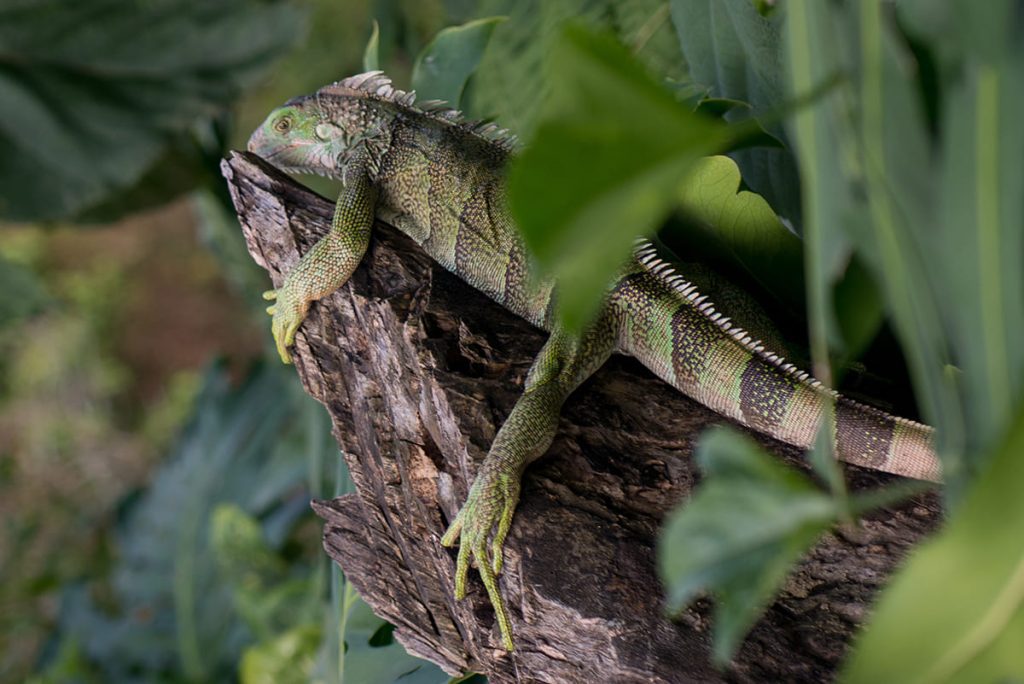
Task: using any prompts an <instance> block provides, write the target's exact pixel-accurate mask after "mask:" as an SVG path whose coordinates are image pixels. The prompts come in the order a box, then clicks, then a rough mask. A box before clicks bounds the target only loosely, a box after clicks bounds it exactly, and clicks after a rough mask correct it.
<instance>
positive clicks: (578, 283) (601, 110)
mask: <svg viewBox="0 0 1024 684" xmlns="http://www.w3.org/2000/svg"><path fill="white" fill-rule="evenodd" d="M548 64H549V69H550V72H551V85H552V93H551V98H550V100H549V102H548V104H547V107H546V113H545V115H544V117H543V118H542V121H541V123H540V124H539V126H538V128H537V132H536V136H535V137H534V140H533V143H532V144H531V146H530V147H528V148H527V150H526V151H525V152H524V153H523V154H522V156H521V157H519V158H518V160H516V162H515V163H514V164H513V166H512V169H511V171H510V177H509V200H510V205H511V209H512V212H513V214H514V216H515V218H516V220H517V221H518V223H519V227H520V228H521V230H522V232H523V235H524V237H525V239H526V242H527V244H528V245H529V247H530V249H531V250H532V251H533V253H534V254H535V256H536V257H537V259H538V261H539V262H540V264H541V265H542V266H543V267H545V268H546V269H548V270H551V271H553V272H554V273H555V275H556V276H557V278H558V282H559V287H560V290H559V300H560V306H561V313H562V317H563V321H564V322H565V324H566V325H568V326H569V327H570V328H579V327H581V326H582V325H583V324H584V323H585V322H586V321H588V320H589V318H590V317H591V315H592V314H593V312H594V311H595V309H596V307H597V305H598V303H599V302H600V299H601V296H602V295H603V293H604V290H605V288H606V287H607V284H608V283H609V282H610V281H611V280H612V278H613V276H614V274H615V272H616V270H617V269H618V268H619V266H620V265H621V264H622V262H623V261H624V260H625V258H626V256H627V255H628V254H629V251H630V247H631V245H632V244H633V240H634V239H635V237H636V236H637V235H643V234H649V233H651V232H652V231H653V230H654V229H655V228H656V226H657V225H658V224H659V223H660V222H661V221H662V220H663V219H664V218H665V216H666V215H667V214H668V212H669V210H670V209H671V207H672V205H673V204H674V203H675V202H676V190H677V188H678V186H679V182H680V181H681V180H682V178H684V177H685V175H686V174H687V173H688V172H689V171H690V170H691V169H692V168H693V166H694V164H695V163H696V162H697V161H698V160H699V159H700V158H701V157H703V156H705V155H707V154H709V153H711V152H714V151H716V150H717V149H718V148H719V147H721V146H722V145H724V144H726V142H727V141H728V139H729V136H728V133H727V132H726V129H725V127H724V126H723V125H722V124H721V123H719V122H717V121H714V120H712V119H707V118H705V117H702V116H699V115H697V114H694V113H693V112H690V111H689V110H687V109H686V108H685V107H683V106H681V105H680V104H679V103H677V102H676V101H675V100H674V99H673V97H672V96H671V95H670V94H669V93H668V92H667V91H665V90H664V89H663V88H662V87H661V86H660V85H659V84H658V83H657V82H656V81H655V80H654V79H653V78H651V76H649V75H648V74H647V73H646V72H645V71H644V69H643V67H642V66H641V65H640V64H639V63H638V62H637V61H636V60H635V59H633V58H632V57H631V56H630V54H629V52H628V51H627V50H626V49H625V48H624V47H623V46H621V45H620V44H619V43H618V42H616V41H615V40H614V39H613V38H611V37H609V36H606V35H602V34H597V33H593V32H591V31H589V30H588V29H585V28H583V27H582V26H573V25H570V26H567V27H566V29H565V30H564V32H563V33H562V36H561V40H559V41H558V42H557V44H556V46H555V49H554V51H553V52H552V55H551V58H550V60H549V62H548Z"/></svg>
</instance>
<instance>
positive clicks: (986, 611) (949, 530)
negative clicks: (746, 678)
mask: <svg viewBox="0 0 1024 684" xmlns="http://www.w3.org/2000/svg"><path fill="white" fill-rule="evenodd" d="M1022 455H1024V411H1022V412H1019V413H1018V415H1017V419H1016V425H1015V426H1014V428H1013V430H1012V431H1011V434H1010V437H1009V438H1008V439H1007V440H1006V442H1005V443H1004V444H1003V446H1002V448H1001V449H999V450H998V452H997V454H996V456H995V457H994V458H993V460H992V461H991V462H990V463H989V466H988V470H986V471H985V472H984V474H982V476H981V477H980V478H979V479H978V480H976V481H975V483H974V485H973V486H972V487H971V489H970V490H968V492H967V494H966V495H965V497H964V499H963V500H962V501H961V503H960V504H959V506H958V508H957V515H956V516H955V517H953V518H952V519H951V520H950V522H949V525H948V526H947V527H946V529H945V530H944V531H942V532H941V533H940V534H939V535H938V536H937V537H936V538H935V539H932V540H931V541H929V542H927V543H925V544H924V545H923V546H921V547H920V548H919V549H918V550H917V551H915V553H914V555H913V557H912V558H911V559H910V560H909V562H908V563H907V565H906V566H905V567H904V569H903V570H902V571H901V572H900V574H899V575H897V576H896V578H895V579H894V580H893V582H892V584H890V585H889V587H888V588H887V589H886V590H885V592H884V593H883V594H882V597H881V600H880V601H879V604H878V608H877V609H876V611H875V614H874V616H873V619H872V620H871V623H870V625H869V627H868V629H866V630H865V631H864V633H863V634H862V636H861V639H860V641H859V642H858V643H857V645H856V647H855V648H854V651H853V655H852V657H851V658H850V660H849V662H848V663H847V669H846V672H845V677H844V680H845V681H847V682H851V683H852V684H858V683H860V682H880V681H891V682H904V683H906V684H915V683H918V682H919V683H921V684H923V683H924V682H929V683H936V684H938V683H947V682H949V683H952V682H963V683H964V684H969V683H971V682H1011V681H1020V680H1021V679H1022V678H1024V649H1022V648H1021V644H1024V536H1022V535H1021V530H1022V529H1024V497H1022V496H1021V495H1020V491H1021V485H1022V483H1024V458H1021V456H1022Z"/></svg>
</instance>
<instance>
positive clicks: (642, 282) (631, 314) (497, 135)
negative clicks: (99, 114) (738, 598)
mask: <svg viewBox="0 0 1024 684" xmlns="http://www.w3.org/2000/svg"><path fill="white" fill-rule="evenodd" d="M513 146H514V141H513V138H512V137H511V136H509V135H508V134H507V133H505V132H504V131H501V130H500V129H498V128H497V127H495V126H493V125H489V124H488V125H479V124H472V123H466V122H464V121H462V119H461V117H460V115H459V114H458V112H455V111H453V110H450V109H447V108H445V107H444V106H443V104H442V103H437V102H426V103H420V104H419V105H416V104H414V95H413V94H412V93H404V92H402V91H400V90H396V89H394V88H392V86H391V83H390V81H389V80H388V79H387V77H385V76H384V75H382V74H381V73H380V72H369V73H365V74H359V75H357V76H353V77H351V78H347V79H345V80H343V81H340V82H338V83H336V84H333V85H330V86H327V87H325V88H322V89H321V90H319V91H318V92H316V93H315V94H313V95H310V96H307V97H300V98H297V99H294V100H291V101H290V102H288V103H286V104H285V105H284V106H283V107H281V108H279V109H277V110H275V111H274V112H272V113H271V114H270V116H269V117H268V118H267V120H266V121H265V122H264V123H263V125H262V126H260V128H258V129H257V130H256V131H255V132H254V133H253V135H252V137H251V138H250V140H249V150H250V151H252V152H255V153H256V154H258V155H260V156H262V157H263V158H265V159H266V160H267V161H269V162H271V163H272V164H274V165H275V166H277V167H279V168H281V169H282V170H285V171H292V172H302V173H317V174H321V175H326V176H330V177H334V178H338V179H341V180H342V181H343V189H342V192H341V194H340V196H339V198H338V202H337V206H336V209H335V215H334V220H333V224H332V227H331V230H330V232H329V233H328V234H327V235H326V236H325V237H324V238H323V239H321V240H320V242H318V243H317V244H316V245H315V246H314V247H313V248H312V249H311V250H310V251H309V252H308V253H307V254H306V255H305V256H304V257H303V258H302V260H301V262H300V263H299V265H298V266H297V267H296V268H295V269H294V270H293V271H292V272H291V273H290V274H289V275H288V277H287V278H286V280H285V282H284V284H283V285H282V287H280V288H279V289H277V290H274V291H271V292H268V293H266V294H265V295H264V296H265V297H266V298H267V299H276V302H275V304H274V305H273V306H271V307H269V308H268V309H267V311H268V312H269V313H271V314H273V331H274V338H275V340H276V342H277V347H278V351H279V352H280V354H281V357H282V359H283V360H284V361H286V362H287V361H289V360H290V357H289V353H288V347H290V346H291V345H292V343H293V342H294V339H295V333H296V331H297V329H298V328H299V326H300V325H301V323H302V321H303V319H304V317H305V315H306V312H307V311H308V309H309V305H310V303H311V302H313V301H315V300H317V299H320V298H321V297H324V296H326V295H327V294H330V293H331V292H333V291H334V290H336V289H337V288H338V287H340V286H341V285H342V284H344V283H345V281H346V280H348V278H349V276H351V274H352V272H353V271H354V270H355V268H356V266H357V265H358V264H359V261H360V260H361V258H362V256H363V254H364V252H365V251H366V248H367V245H368V242H369V237H370V230H371V227H372V225H373V221H374V219H381V220H383V221H386V222H388V223H390V224H392V225H394V226H396V227H397V228H399V229H400V230H402V231H403V232H405V233H406V234H408V235H409V236H410V237H411V238H412V239H413V240H415V241H416V242H417V243H419V244H420V245H421V246H422V247H423V249H424V250H425V251H426V252H427V253H428V254H430V256H431V257H432V258H434V259H435V260H437V261H438V262H439V263H440V264H442V265H443V266H444V267H445V268H447V269H448V270H450V271H452V272H453V273H455V274H456V275H458V276H460V277H461V278H462V279H463V280H465V281H466V282H467V283H469V284H470V285H472V286H473V287H475V288H477V289H478V290H481V291H482V292H484V293H485V294H487V295H488V296H490V297H491V298H492V299H494V300H495V301H497V302H498V303H500V304H502V305H503V306H505V307H506V308H508V309H509V310H511V311H513V312H515V313H516V314H519V315H520V316H522V317H523V318H525V319H527V320H528V321H530V322H531V323H534V324H535V325H538V326H540V327H542V328H544V329H546V330H548V331H550V333H551V335H550V337H549V338H548V341H547V342H546V344H545V345H544V347H543V348H542V349H541V351H540V353H539V354H538V356H537V358H536V360H535V361H534V364H533V366H532V368H531V369H530V372H529V375H528V376H527V379H526V383H525V389H524V392H523V395H522V397H520V399H519V401H518V402H517V403H516V405H515V407H514V408H513V409H512V412H511V414H510V415H509V417H508V419H507V420H506V421H505V423H504V424H503V425H502V427H501V429H500V430H499V431H498V434H497V436H496V438H495V440H494V443H493V444H492V445H491V449H490V451H489V453H488V455H487V457H486V459H485V460H484V462H483V464H482V465H481V466H480V469H479V472H478V474H477V477H476V480H475V481H474V483H473V485H472V487H471V489H470V492H469V496H468V499H467V501H466V504H465V505H464V506H463V508H462V510H461V511H460V512H459V514H458V516H457V517H456V518H455V520H454V521H453V522H452V524H451V526H450V527H449V529H448V531H447V533H446V534H445V535H444V537H443V539H442V543H443V544H445V545H446V546H451V545H454V544H455V543H456V542H458V543H459V545H460V548H459V555H458V562H457V566H456V568H457V569H456V596H457V598H462V597H463V596H464V595H465V590H466V576H467V573H468V570H469V565H470V561H471V560H476V563H477V567H478V569H479V572H480V575H481V577H482V579H483V582H484V586H485V587H486V589H487V592H488V595H489V596H490V599H491V602H492V603H493V604H494V607H495V611H496V615H497V618H498V623H499V627H500V630H501V636H502V642H503V644H504V646H505V647H506V648H507V649H509V650H511V649H512V636H511V635H512V630H511V625H510V623H509V620H508V616H507V612H506V610H505V607H504V604H503V602H502V598H501V594H500V593H499V591H498V585H497V581H496V576H497V575H498V574H499V573H500V572H501V562H502V553H501V549H502V545H503V543H504V540H505V537H506V535H507V534H508V531H509V528H510V526H511V523H512V515H513V512H514V510H515V506H516V502H517V500H518V497H519V482H520V478H521V476H522V473H523V470H524V469H525V468H526V466H527V465H528V464H529V463H531V462H532V461H534V460H535V459H537V458H538V457H540V456H541V455H542V454H543V453H544V452H545V451H546V450H547V449H548V446H549V445H550V444H551V441H552V439H553V437H554V435H555V431H556V428H557V425H558V418H559V412H560V410H561V406H562V404H563V403H564V402H565V400H566V398H567V397H568V396H569V394H571V393H572V391H573V390H575V389H576V388H577V387H578V386H579V385H580V384H581V383H582V382H583V381H584V380H585V379H586V378H587V377H589V376H590V375H591V374H592V373H594V371H596V370H597V369H598V368H599V367H600V366H601V365H602V364H603V363H604V362H605V360H606V359H607V358H608V357H609V356H610V355H611V354H612V353H613V352H620V353H625V354H630V355H632V356H635V357H636V358H637V359H639V360H640V361H641V362H642V363H643V364H644V365H645V366H647V367H648V368H649V369H651V370H652V371H653V372H654V373H656V374H657V375H658V376H659V377H661V378H663V379H664V380H665V381H666V382H668V383H670V384H671V385H673V386H674V387H676V388H677V389H679V390H680V391H682V392H684V393H685V394H687V395H688V396H690V397H692V398H694V399H696V400H697V401H699V402H701V403H702V404H704V405H706V406H708V407H710V408H711V409H713V410H715V411H717V412H718V413H721V414H722V415H724V416H727V417H728V418H730V419H731V420H734V421H735V422H737V423H740V424H741V425H745V426H747V427H749V428H751V429H754V430H757V431H759V432H762V433H765V434H767V435H770V436H771V437H774V438H775V439H778V440H781V441H783V442H787V443H789V444H793V445H796V446H799V447H804V448H809V447H810V446H811V445H812V444H813V442H814V440H815V438H816V435H817V433H818V429H819V427H820V426H821V425H822V424H823V421H824V420H825V418H826V416H827V415H828V414H829V412H833V411H834V417H835V421H834V425H835V435H834V446H835V453H836V454H837V455H838V457H839V458H840V459H841V460H843V461H846V462H848V463H854V464H857V465H860V466H864V467H868V468H874V469H877V470H883V471H886V472H890V473H896V474H898V475H904V476H907V477H913V478H919V479H926V480H937V479H938V478H939V466H938V461H937V459H936V457H935V454H934V451H933V449H932V447H931V433H932V430H931V428H929V427H927V426H924V425H921V424H919V423H915V422H912V421H909V420H904V419H901V418H896V417H893V416H890V415H888V414H886V413H883V412H882V411H879V410H876V409H873V408H870V407H867V406H864V405H861V404H857V403H855V402H853V401H850V400H848V399H845V398H844V397H842V396H840V395H838V394H836V393H835V392H833V391H832V390H830V389H828V388H826V387H824V386H822V385H821V384H819V383H818V382H816V381H815V380H813V379H812V378H810V377H809V376H808V375H807V374H806V373H803V372H802V371H800V370H798V369H797V368H795V367H794V366H792V365H790V364H788V363H785V362H784V361H783V360H782V359H781V358H780V357H779V356H778V355H777V354H775V353H773V352H771V351H769V350H767V349H765V348H764V347H763V345H761V344H760V343H759V342H757V341H755V340H754V339H752V338H751V336H750V335H748V334H747V333H746V332H744V331H743V330H741V329H739V328H738V327H736V326H735V325H733V324H731V323H730V322H729V320H728V319H726V318H724V317H723V316H721V315H719V314H718V313H716V311H715V310H714V308H713V307H712V305H711V303H710V302H709V301H707V300H706V299H705V298H704V297H703V296H702V295H701V294H700V293H698V292H697V291H696V288H695V287H694V286H693V285H691V284H690V283H688V282H686V281H685V280H684V279H683V278H682V277H681V276H678V275H674V274H673V273H672V271H671V269H670V268H669V266H668V265H667V264H666V263H664V262H663V261H661V260H660V259H659V258H658V257H657V255H656V253H655V250H654V247H653V246H651V245H650V244H648V243H645V242H640V243H639V244H638V247H637V249H636V251H635V253H634V255H633V257H632V258H631V259H630V260H629V261H628V263H627V264H626V265H625V266H624V267H623V269H622V271H621V272H620V275H619V276H618V277H617V279H616V280H615V281H614V282H613V283H610V285H609V289H608V294H607V296H606V299H605V302H604V304H603V306H602V308H601V310H600V314H599V315H598V316H597V318H596V319H595V321H594V322H593V323H592V324H591V325H590V326H589V327H588V328H587V329H586V330H585V331H584V332H582V333H578V334H574V333H570V332H568V331H566V330H563V329H562V328H561V327H560V326H559V325H558V322H557V318H556V316H555V315H554V306H553V293H554V287H553V283H552V282H551V281H550V280H545V279H542V278H533V277H531V272H530V268H529V264H528V257H527V253H526V250H525V247H524V244H523V241H522V239H521V237H520V236H519V234H518V232H517V231H516V228H515V226H514V224H513V222H512V219H511V217H510V215H509V212H508V209H507V207H506V203H505V185H504V174H505V167H506V163H507V161H508V158H509V156H510V153H511V151H512V149H513Z"/></svg>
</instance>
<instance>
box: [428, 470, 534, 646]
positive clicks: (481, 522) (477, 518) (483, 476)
mask: <svg viewBox="0 0 1024 684" xmlns="http://www.w3.org/2000/svg"><path fill="white" fill-rule="evenodd" d="M518 501H519V479H518V478H517V477H515V476H508V475H505V474H503V473H495V472H487V471H484V472H481V473H480V475H479V476H478V477H477V479H476V481H475V482H474V483H473V486H472V488H471V489H470V492H469V497H468V498H467V499H466V503H465V505H464V506H463V507H462V510H460V511H459V513H458V515H457V516H456V517H455V519H454V520H453V521H452V523H451V525H449V527H448V530H447V531H446V532H445V534H444V536H443V537H442V538H441V544H442V545H444V546H454V545H455V543H456V541H457V542H458V544H459V554H458V557H457V560H456V563H455V598H456V599H458V600H461V599H463V598H465V596H466V582H467V577H468V574H469V566H470V564H475V566H476V568H477V571H478V572H479V573H480V579H481V580H483V583H484V587H485V588H486V589H487V596H488V598H490V600H491V605H492V606H494V613H495V616H496V617H497V620H498V628H499V630H500V631H501V641H502V645H503V646H504V647H505V649H506V650H508V651H511V650H512V648H513V643H512V625H511V621H510V620H509V617H508V612H507V611H506V610H505V604H504V601H503V600H502V598H501V593H500V591H499V590H498V579H497V576H498V575H499V574H500V573H501V568H502V557H503V553H502V547H503V545H504V543H505V537H506V536H507V535H508V531H509V529H510V527H511V525H512V516H513V514H514V513H515V509H516V504H517V503H518ZM492 534H493V538H492Z"/></svg>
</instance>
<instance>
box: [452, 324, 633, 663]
mask: <svg viewBox="0 0 1024 684" xmlns="http://www.w3.org/2000/svg"><path fill="white" fill-rule="evenodd" d="M618 325H619V313H618V311H617V310H614V309H612V308H610V307H609V308H608V309H607V310H606V311H605V313H603V314H602V315H601V316H600V317H599V318H598V320H597V322H596V323H594V324H593V325H592V326H591V327H590V328H588V330H587V331H586V332H585V333H584V334H582V335H579V334H573V333H569V332H566V331H564V330H562V329H560V328H558V327H556V328H555V330H554V332H552V333H551V337H549V338H548V341H547V343H545V345H544V347H543V349H541V351H540V353H539V354H538V355H537V358H536V360H535V361H534V362H533V367H532V368H531V369H530V373H529V375H527V377H526V387H525V389H524V391H523V396H521V397H520V398H519V401H517V402H516V405H515V407H513V409H512V413H510V414H509V416H508V419H507V420H506V421H505V423H504V424H503V425H502V426H501V429H500V430H499V431H498V434H497V436H496V437H495V439H494V443H493V444H492V445H491V449H490V451H489V452H488V454H487V457H486V458H485V459H484V462H483V464H482V465H481V466H480V470H479V472H478V473H477V476H476V479H475V480H474V481H473V486H472V487H471V488H470V490H469V496H468V497H467V499H466V503H465V505H463V507H462V509H461V510H460V511H459V513H458V515H457V516H456V518H455V520H454V521H452V524H451V526H450V527H449V528H448V531H447V532H445V535H444V537H443V538H442V539H441V543H442V544H443V545H445V546H453V545H455V543H456V541H457V542H458V543H459V545H460V548H459V555H458V560H457V563H456V570H455V597H456V598H457V599H462V598H463V597H465V595H466V578H467V574H468V572H469V565H470V562H471V561H472V562H475V563H476V566H477V569H478V570H479V572H480V578H481V579H482V580H483V583H484V587H485V588H486V589H487V595H488V597H489V598H490V600H491V604H492V605H493V606H494V611H495V614H496V616H497V620H498V627H499V629H500V631H501V640H502V644H503V645H504V647H505V649H506V650H509V651H511V650H512V648H513V644H512V626H511V623H510V622H509V618H508V613H507V611H506V610H505V604H504V602H503V601H502V598H501V593H500V592H499V590H498V582H497V575H498V574H499V573H500V572H501V565H502V546H503V544H504V542H505V536H506V535H507V534H508V531H509V529H510V527H511V525H512V516H513V514H514V513H515V508H516V503H517V502H518V501H519V481H520V478H521V477H522V474H523V471H524V470H525V469H526V466H527V465H529V464H530V463H532V462H533V461H535V460H536V459H537V458H539V457H540V456H542V455H543V454H544V452H546V451H547V450H548V447H549V446H551V441H552V440H553V439H554V436H555V432H556V431H557V429H558V416H559V413H560V412H561V408H562V404H563V403H564V402H565V400H566V398H567V397H568V396H569V395H570V394H571V393H572V391H573V390H575V389H576V388H577V387H579V385H580V384H581V383H582V382H583V381H584V380H586V379H587V378H588V377H590V375H591V374H593V373H594V371H596V370H597V369H598V368H600V367H601V365H602V364H603V363H604V362H605V361H606V360H607V359H608V357H609V356H610V355H611V353H612V351H613V350H614V348H615V344H616V342H617V339H618Z"/></svg>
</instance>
